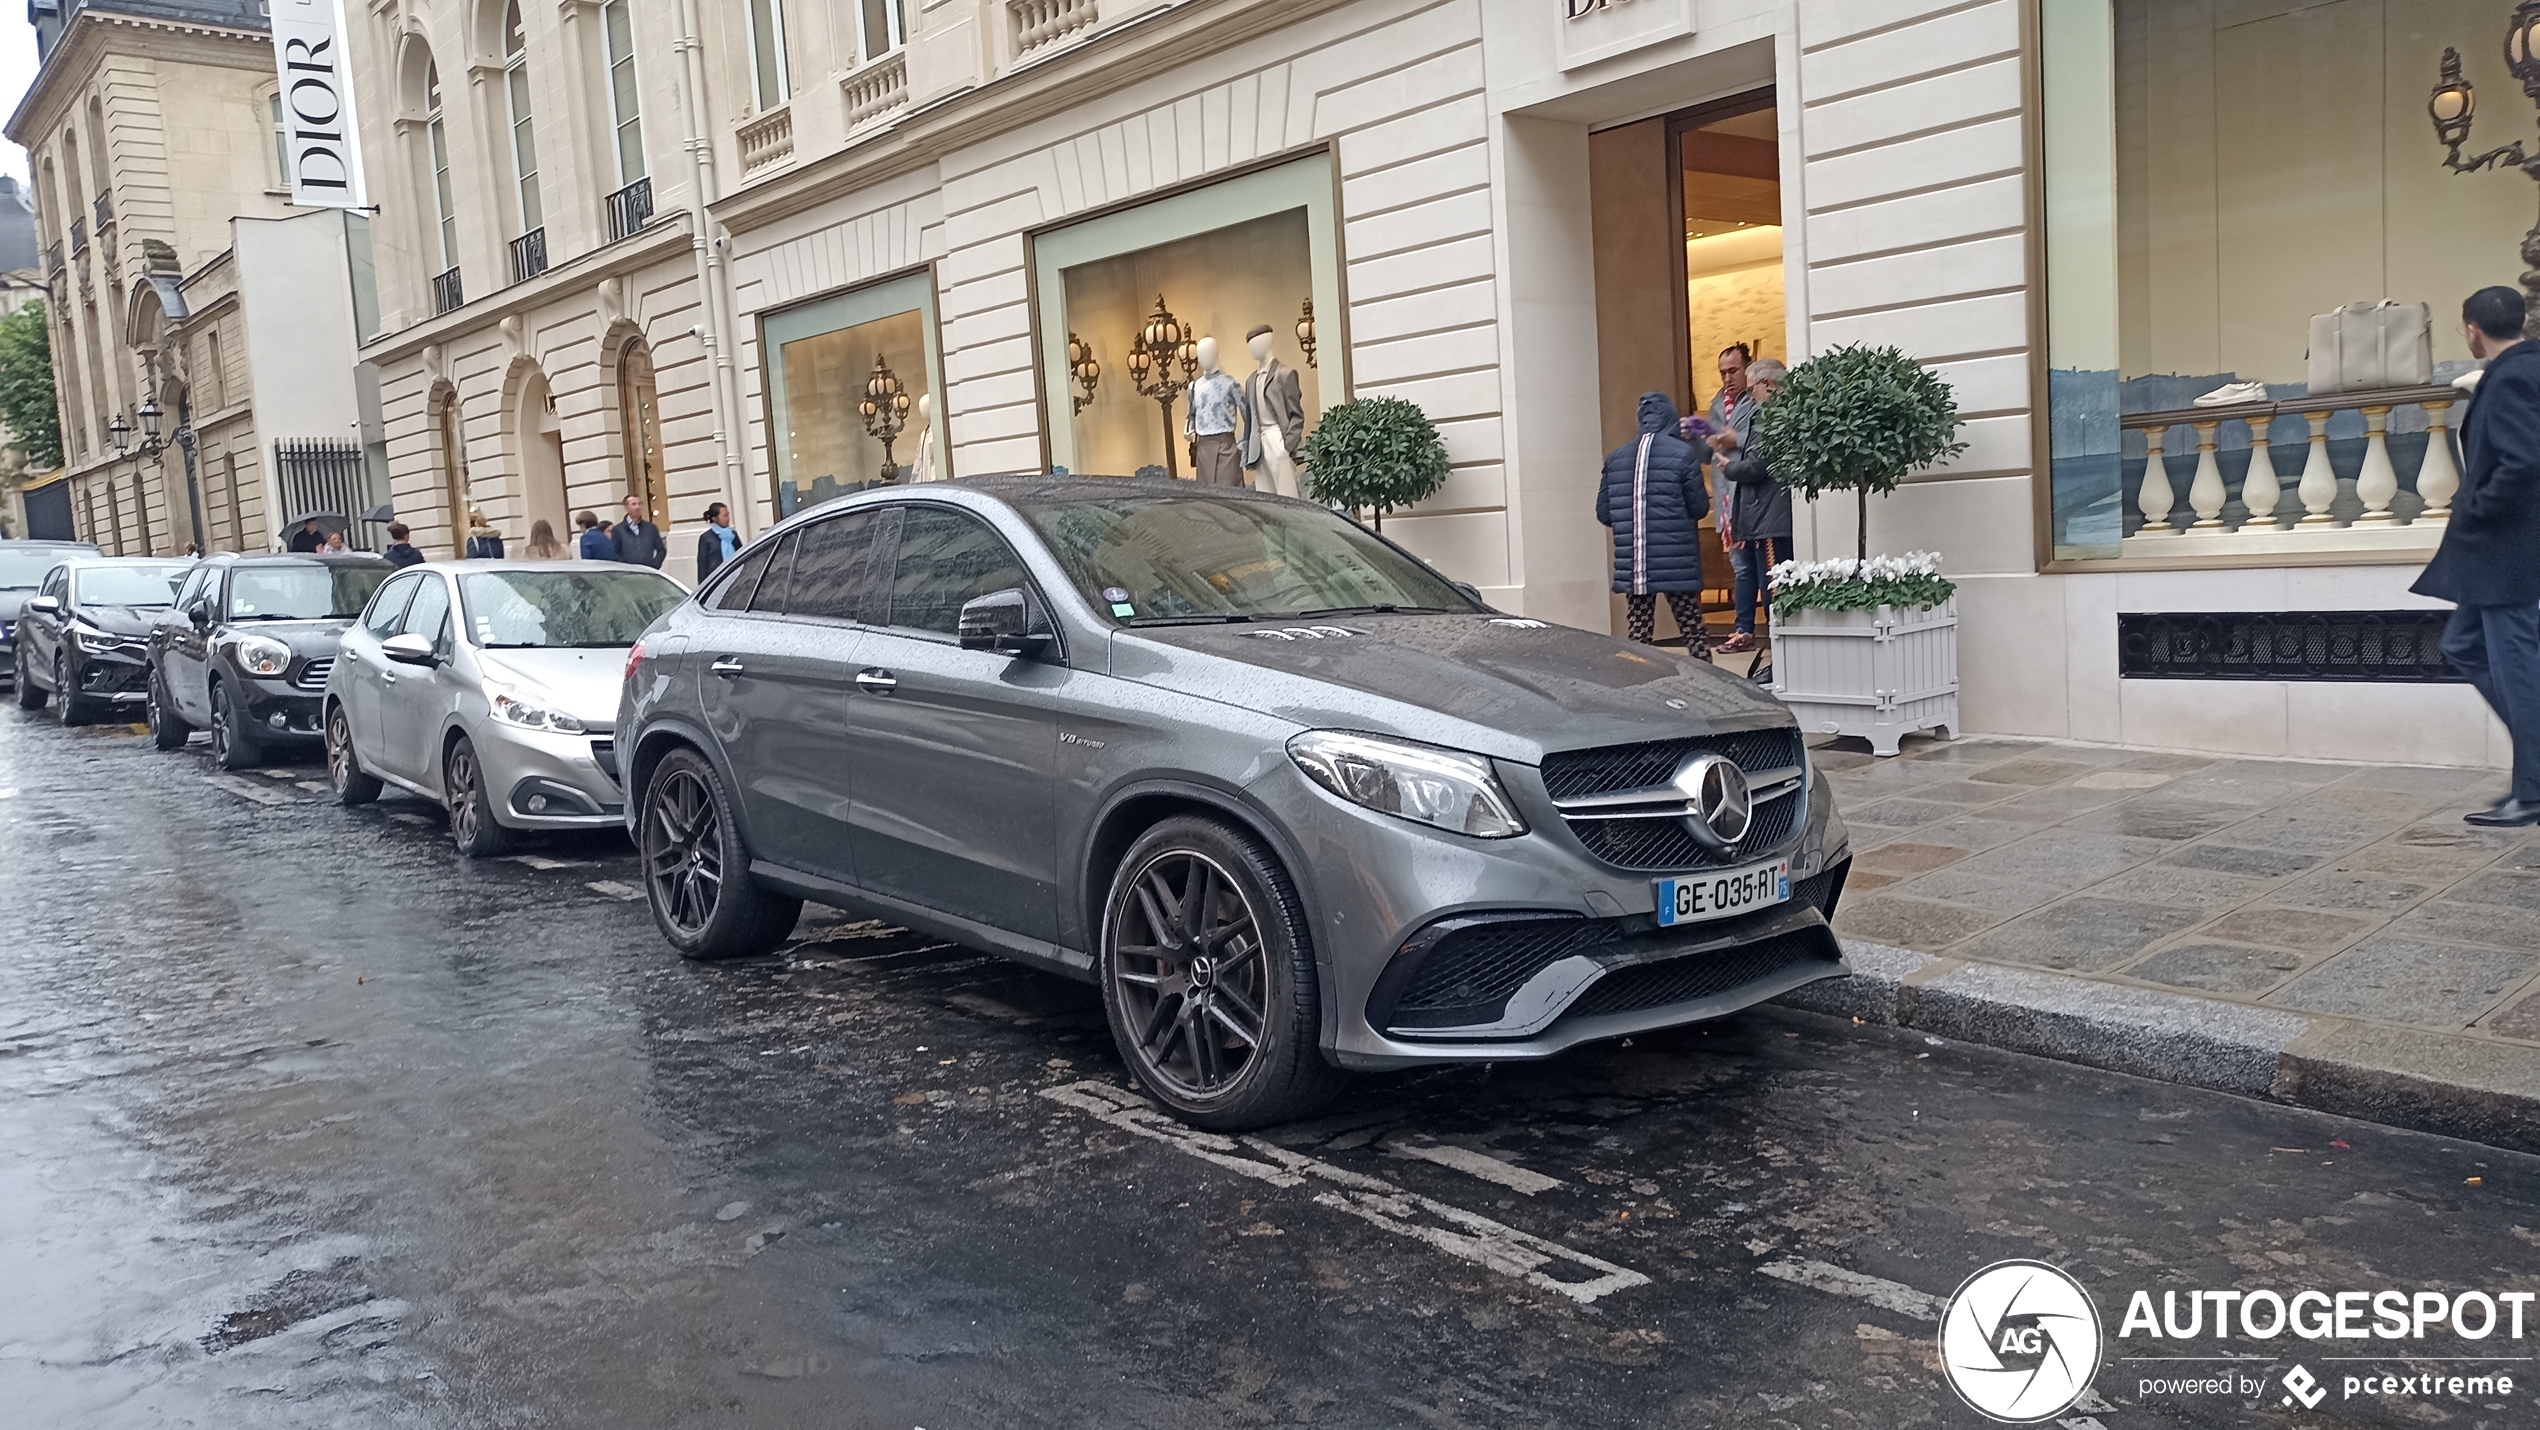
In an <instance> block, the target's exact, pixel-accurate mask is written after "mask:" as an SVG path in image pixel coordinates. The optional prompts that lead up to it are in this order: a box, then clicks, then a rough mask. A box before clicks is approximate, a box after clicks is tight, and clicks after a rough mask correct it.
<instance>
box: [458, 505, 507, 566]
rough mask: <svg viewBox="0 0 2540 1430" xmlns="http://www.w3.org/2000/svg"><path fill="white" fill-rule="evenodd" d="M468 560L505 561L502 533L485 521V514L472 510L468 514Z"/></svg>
mask: <svg viewBox="0 0 2540 1430" xmlns="http://www.w3.org/2000/svg"><path fill="white" fill-rule="evenodd" d="M467 559H468V560H470V561H500V560H502V559H503V537H502V533H500V532H498V531H496V530H495V529H494V528H493V527H492V526H491V525H490V524H488V523H487V522H486V520H485V513H483V512H481V511H473V510H471V511H470V512H468V514H467Z"/></svg>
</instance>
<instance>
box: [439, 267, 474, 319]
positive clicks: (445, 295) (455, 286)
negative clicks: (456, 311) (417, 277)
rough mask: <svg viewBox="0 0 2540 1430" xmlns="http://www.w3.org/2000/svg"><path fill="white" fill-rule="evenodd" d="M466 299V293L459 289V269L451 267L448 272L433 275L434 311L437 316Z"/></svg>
mask: <svg viewBox="0 0 2540 1430" xmlns="http://www.w3.org/2000/svg"><path fill="white" fill-rule="evenodd" d="M466 301H467V297H466V295H465V294H463V293H461V292H460V290H459V270H458V269H456V268H451V269H450V270H448V271H447V272H443V273H435V274H433V275H432V311H433V313H434V314H435V315H436V316H437V315H439V314H442V313H446V312H448V311H450V310H451V309H452V308H455V307H457V306H459V305H460V304H461V303H464V302H466Z"/></svg>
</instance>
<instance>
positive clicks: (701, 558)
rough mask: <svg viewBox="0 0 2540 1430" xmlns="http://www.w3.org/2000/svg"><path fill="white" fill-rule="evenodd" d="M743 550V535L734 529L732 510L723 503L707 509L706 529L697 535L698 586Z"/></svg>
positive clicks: (717, 503)
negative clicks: (735, 553) (733, 554)
mask: <svg viewBox="0 0 2540 1430" xmlns="http://www.w3.org/2000/svg"><path fill="white" fill-rule="evenodd" d="M740 549H741V534H740V533H739V532H737V531H734V530H733V529H732V509H731V508H730V507H727V506H725V505H724V504H723V503H721V502H716V503H715V504H714V505H712V506H710V507H707V508H706V529H705V530H703V531H701V532H699V533H697V584H698V585H700V586H702V585H704V584H705V583H706V578H707V577H709V576H712V575H713V574H714V573H715V572H717V571H719V570H721V569H723V563H724V562H726V561H729V560H731V559H732V553H734V552H736V551H738V550H740Z"/></svg>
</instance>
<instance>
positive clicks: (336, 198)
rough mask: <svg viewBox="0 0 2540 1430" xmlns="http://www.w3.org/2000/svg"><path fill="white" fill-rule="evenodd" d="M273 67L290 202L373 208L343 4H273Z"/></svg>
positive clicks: (326, 0) (296, 0) (336, 0)
mask: <svg viewBox="0 0 2540 1430" xmlns="http://www.w3.org/2000/svg"><path fill="white" fill-rule="evenodd" d="M273 62H274V71H275V73H276V74H277V75H278V76H280V78H281V81H282V125H283V138H284V141H285V146H286V152H287V153H288V154H289V155H290V163H291V202H292V203H293V204H296V205H300V206H304V207H309V208H339V209H360V208H368V207H369V206H370V198H369V195H368V194H367V193H366V192H365V190H364V188H363V185H362V150H361V130H360V128H359V127H358V126H357V125H356V124H355V123H354V119H353V65H352V56H351V55H349V54H347V53H345V47H344V11H343V5H342V0H273Z"/></svg>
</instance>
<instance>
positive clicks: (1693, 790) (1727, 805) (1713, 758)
mask: <svg viewBox="0 0 2540 1430" xmlns="http://www.w3.org/2000/svg"><path fill="white" fill-rule="evenodd" d="M1675 785H1676V788H1677V789H1680V790H1682V791H1684V796H1685V799H1686V801H1687V802H1688V803H1690V804H1691V805H1692V806H1693V809H1692V815H1693V818H1692V819H1690V820H1688V821H1687V823H1689V824H1690V825H1692V826H1693V832H1694V833H1696V834H1700V835H1705V836H1708V837H1709V838H1710V839H1712V840H1716V841H1718V843H1719V844H1720V846H1721V847H1722V848H1727V847H1729V846H1731V845H1734V844H1736V843H1737V842H1738V841H1739V840H1741V839H1744V838H1745V837H1746V830H1747V826H1748V825H1750V824H1752V823H1754V821H1755V796H1754V792H1753V791H1752V790H1750V789H1748V788H1747V784H1746V771H1744V770H1741V769H1739V768H1738V767H1737V761H1735V760H1732V759H1730V758H1728V757H1727V756H1725V755H1716V754H1701V755H1696V756H1694V757H1693V758H1692V759H1690V760H1687V761H1685V763H1684V767H1683V768H1682V769H1679V770H1677V771H1676V779H1675Z"/></svg>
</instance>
